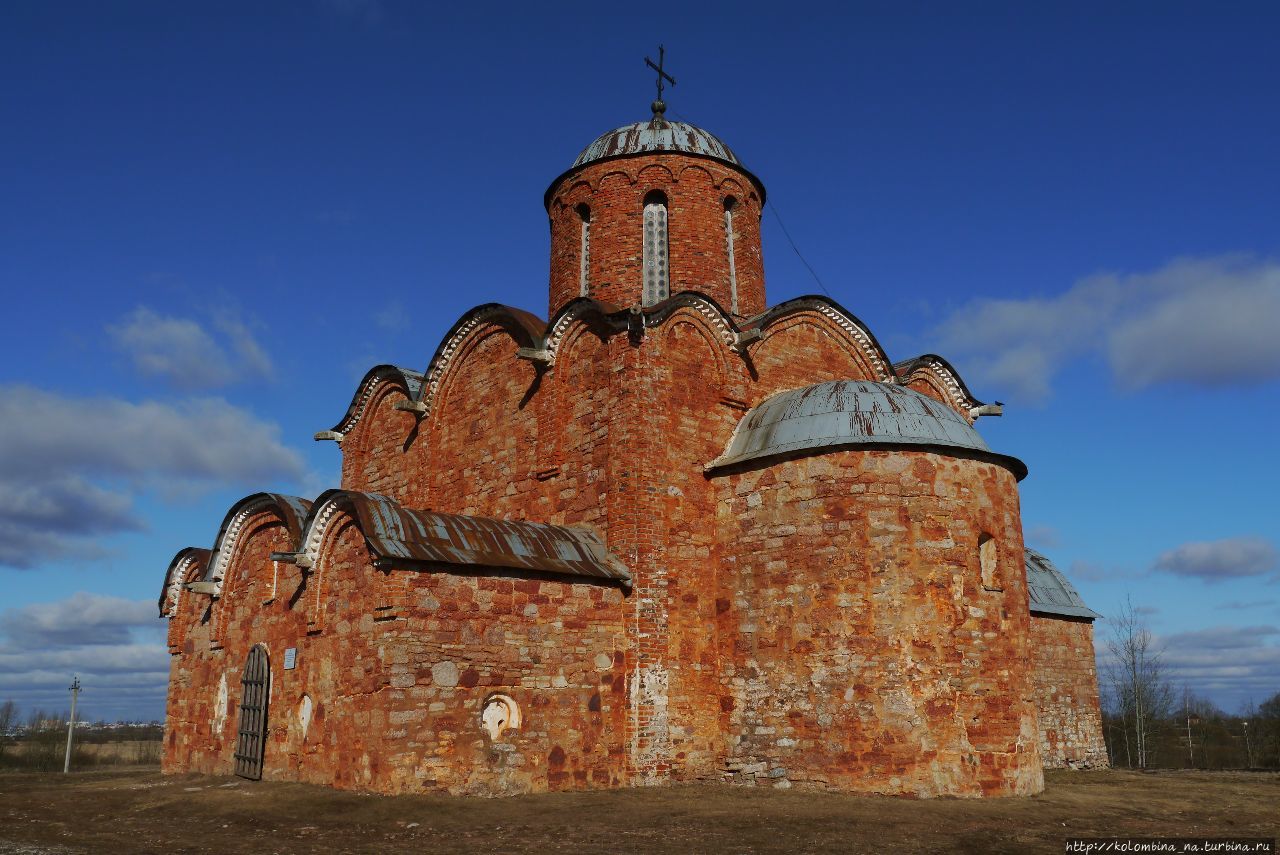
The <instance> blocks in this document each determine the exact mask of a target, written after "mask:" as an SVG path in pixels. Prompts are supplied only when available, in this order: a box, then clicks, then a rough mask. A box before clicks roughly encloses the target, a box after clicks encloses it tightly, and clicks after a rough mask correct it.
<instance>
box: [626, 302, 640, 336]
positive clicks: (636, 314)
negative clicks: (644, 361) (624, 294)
mask: <svg viewBox="0 0 1280 855" xmlns="http://www.w3.org/2000/svg"><path fill="white" fill-rule="evenodd" d="M627 336H628V338H630V339H631V343H632V344H634V345H638V344H640V342H641V341H642V340H643V339H644V312H643V311H642V310H641V309H640V307H639V306H632V307H631V308H630V309H628V310H627Z"/></svg>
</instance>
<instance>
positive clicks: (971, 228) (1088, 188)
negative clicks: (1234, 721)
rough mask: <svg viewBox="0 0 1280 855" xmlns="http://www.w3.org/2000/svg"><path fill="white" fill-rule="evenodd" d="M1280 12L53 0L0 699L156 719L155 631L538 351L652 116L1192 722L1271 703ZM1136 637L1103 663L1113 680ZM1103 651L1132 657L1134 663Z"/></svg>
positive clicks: (41, 73) (20, 105)
mask: <svg viewBox="0 0 1280 855" xmlns="http://www.w3.org/2000/svg"><path fill="white" fill-rule="evenodd" d="M1278 27H1280V10H1277V8H1276V7H1275V6H1274V4H1263V3H1258V4H1248V3H1233V4H1181V3H1133V4H1114V3H1105V4H1104V3H1061V4H1024V3H1011V4H1000V3H970V4H950V3H932V4H930V3H913V4H908V3H882V4H877V3H864V4H833V5H830V6H822V5H805V4H777V3H770V4H751V3H733V4H700V5H698V6H697V7H696V8H695V7H693V6H688V7H680V6H667V7H658V8H655V7H652V6H644V5H633V6H629V7H627V6H623V7H616V8H614V7H608V8H602V7H600V6H599V5H598V4H593V5H585V4H584V5H571V4H558V5H554V6H551V5H546V4H519V5H505V4H493V3H489V4H471V5H468V6H467V8H457V9H451V10H441V9H439V8H435V7H434V6H433V5H431V4H425V3H408V2H396V0H381V2H375V0H327V2H326V1H325V0H291V2H276V3H270V4H259V3H234V2H230V3H212V2H192V3H176V4H175V3H168V2H155V3H143V2H115V3H110V4H106V3H96V2H95V3H74V2H63V3H48V2H22V0H15V2H10V3H7V4H5V6H4V8H3V10H0V80H3V81H4V82H3V84H0V109H3V114H4V116H5V119H6V121H5V123H4V124H5V131H4V133H3V135H0V179H2V180H0V186H3V187H4V193H3V196H0V198H2V199H3V202H2V203H0V240H2V241H3V246H4V250H3V252H0V286H2V287H3V291H4V293H5V294H6V295H7V296H8V303H7V307H6V308H7V311H6V312H5V313H4V316H3V322H2V323H3V325H4V326H3V335H2V336H0V353H2V354H3V357H4V359H3V362H2V363H0V364H2V365H3V368H0V387H2V388H0V393H2V394H0V408H3V409H4V410H5V412H4V418H3V420H2V423H3V425H4V428H3V430H0V563H2V566H0V699H3V698H7V697H12V698H14V699H15V700H17V701H18V702H19V703H20V704H23V705H24V706H28V707H29V706H32V705H37V704H39V705H44V706H49V707H54V706H61V705H65V697H66V691H65V686H66V685H68V684H69V681H70V674H71V672H72V671H73V670H76V671H79V672H80V673H81V674H82V675H83V679H84V682H85V687H86V691H85V694H84V695H83V697H82V701H83V703H84V705H85V708H86V709H88V710H89V711H90V714H91V715H101V716H104V717H108V718H114V717H117V716H127V717H132V716H141V717H147V718H150V717H159V716H160V715H161V713H162V710H163V689H164V679H165V672H166V669H167V657H166V655H165V653H164V650H163V645H162V638H161V635H160V633H161V631H162V629H163V625H162V623H161V622H160V621H159V620H156V619H155V618H154V608H155V605H154V604H155V600H156V597H157V596H158V594H159V588H160V584H161V581H162V577H163V573H164V570H165V567H166V565H167V563H168V560H169V559H170V557H171V556H172V555H173V553H174V552H175V551H176V550H177V549H179V548H180V547H183V546H186V545H210V544H211V542H212V540H213V537H214V535H215V534H216V531H217V527H218V524H219V523H220V521H221V518H222V515H223V514H224V512H225V510H226V508H227V507H228V506H229V505H230V504H231V503H232V502H233V501H234V500H235V499H237V498H239V497H240V496H242V495H245V494H247V493H249V492H253V491H256V490H259V489H276V490H282V491H286V492H293V493H300V494H303V495H314V494H315V493H317V492H318V491H319V490H320V489H322V488H324V487H327V486H332V485H335V484H336V480H337V471H338V456H337V455H338V452H337V449H336V448H335V447H334V446H333V444H332V443H321V444H317V443H314V442H312V440H311V434H312V433H313V432H314V431H316V430H320V429H324V428H328V427H329V426H330V425H332V424H333V423H334V422H336V421H337V420H338V418H339V417H340V416H341V414H342V412H343V410H344V409H345V407H346V405H347V403H348V401H349V400H350V397H351V394H352V392H353V391H354V387H355V383H356V382H357V381H358V379H359V378H360V376H361V375H362V374H363V373H364V371H365V370H366V369H367V368H368V367H370V366H372V365H374V364H376V363H379V362H395V363H398V364H402V365H406V366H409V367H414V368H418V369H422V368H424V367H425V366H426V363H427V361H428V360H429V359H430V357H431V355H432V353H433V351H434V350H435V347H436V345H437V344H438V342H439V339H440V336H441V335H442V334H443V333H444V332H445V331H446V330H447V329H448V328H449V327H450V325H451V324H452V323H453V322H454V321H455V320H456V319H457V318H458V316H459V315H461V314H462V313H463V312H464V311H465V310H466V309H468V308H470V307H471V306H472V305H475V304H477V303H482V302H489V301H497V302H503V303H508V304H510V305H514V306H520V307H524V308H528V309H531V310H533V311H535V312H537V313H538V314H545V312H546V302H545V301H546V279H547V266H548V262H547V226H546V219H545V213H544V211H543V209H542V206H541V198H542V193H543V191H544V190H545V189H546V186H547V184H548V183H549V182H550V181H551V179H552V178H554V177H555V176H557V175H558V174H559V173H560V172H561V171H563V170H564V169H565V168H566V167H567V166H568V165H569V164H570V163H571V162H572V159H573V158H574V156H575V155H576V154H577V153H578V151H579V150H580V149H581V148H582V147H584V146H585V145H586V144H587V143H589V142H590V141H591V140H592V139H593V138H594V137H596V136H597V135H599V134H600V133H603V132H604V131H606V130H608V129H610V128H612V127H615V126H618V125H621V124H625V123H628V122H633V121H638V120H640V119H644V118H646V117H647V115H648V103H649V101H650V100H651V99H652V97H653V89H652V77H651V76H650V74H649V73H648V72H647V70H646V69H645V68H644V66H643V58H644V56H645V55H646V54H653V53H654V52H655V50H656V45H657V44H658V43H659V42H663V43H665V45H666V47H667V59H668V67H669V69H670V70H671V72H672V73H673V75H674V76H675V77H676V79H677V81H678V85H677V86H676V87H675V89H674V90H673V91H671V92H670V93H669V96H668V102H669V104H670V113H669V115H672V116H673V117H675V118H677V119H682V120H686V121H690V122H693V123H695V124H698V125H701V126H702V127H705V128H707V129H708V130H710V131H712V132H713V133H715V134H717V135H718V136H720V137H721V138H722V139H724V140H725V141H726V142H727V143H728V144H729V145H731V146H732V147H733V148H734V149H735V150H736V151H737V153H738V154H739V156H740V157H741V158H742V159H743V161H744V162H745V163H746V165H747V166H748V168H750V169H751V170H752V171H754V172H755V173H756V174H757V175H759V176H760V177H761V178H762V179H763V181H764V182H765V184H766V186H767V187H768V190H769V197H770V200H771V202H772V203H773V205H774V206H775V209H776V213H777V215H780V216H781V218H782V220H783V222H785V223H786V226H787V229H788V231H789V232H790V233H791V235H792V237H794V239H795V241H796V243H797V244H798V246H799V247H800V249H801V251H802V252H803V253H804V255H805V257H806V259H807V260H808V262H809V264H811V265H812V267H813V268H814V269H815V270H816V271H817V273H818V275H819V276H820V277H821V280H822V286H821V287H820V286H819V285H818V284H816V283H815V282H814V280H813V278H812V277H811V276H810V274H809V272H808V271H807V270H806V269H805V267H804V266H803V265H802V264H801V262H800V260H799V259H798V258H797V256H796V254H795V253H794V252H793V251H792V249H791V247H790V245H789V244H788V242H787V240H786V239H785V237H784V236H783V235H782V233H781V231H780V229H779V227H778V220H777V219H776V218H775V213H774V212H773V211H770V212H767V213H766V216H765V220H764V224H763V228H764V241H765V263H766V273H767V277H768V283H767V284H768V293H769V298H770V301H771V302H773V303H776V302H780V301H782V300H785V299H787V298H790V297H795V296H799V295H801V294H806V293H815V292H820V291H821V289H822V288H825V290H826V291H827V292H829V293H830V295H831V296H832V297H833V298H834V299H836V300H837V301H839V302H840V303H841V304H843V305H844V306H846V307H847V308H848V309H850V310H851V311H853V312H854V313H856V314H857V315H858V316H859V317H860V318H861V319H862V320H863V321H864V322H866V323H867V324H868V325H869V326H870V327H871V329H872V330H873V331H874V332H875V333H876V335H877V336H878V337H879V338H880V340H881V342H882V343H883V344H884V346H885V347H886V349H887V350H888V352H889V355H890V356H891V357H892V358H893V359H895V360H897V359H904V358H908V357H910V356H914V355H915V354H917V353H920V352H924V351H936V352H939V353H941V354H943V355H944V356H946V357H947V358H948V359H950V360H951V361H952V362H953V364H955V365H956V366H957V368H958V369H959V370H960V371H961V373H962V374H963V375H964V376H965V378H966V380H967V381H968V382H969V385H970V387H971V388H972V389H973V390H974V392H975V394H977V395H978V396H979V397H980V398H984V399H986V400H995V399H998V400H1001V401H1004V402H1005V403H1006V405H1007V406H1006V415H1005V416H1004V418H1003V419H983V420H982V421H981V423H980V425H979V427H980V428H981V430H982V432H983V433H984V435H985V436H986V438H987V440H988V442H989V444H991V445H992V447H994V448H996V449H997V450H999V451H1003V452H1006V453H1010V454H1015V455H1017V456H1019V457H1021V458H1023V459H1024V460H1025V461H1026V462H1027V464H1028V465H1029V467H1030V470H1031V474H1030V477H1029V478H1028V479H1027V480H1026V481H1025V482H1024V483H1023V491H1022V496H1023V505H1024V523H1025V526H1026V531H1027V535H1028V542H1029V543H1031V544H1032V545H1034V546H1037V547H1038V548H1040V549H1041V550H1042V551H1044V552H1046V553H1047V554H1048V555H1049V556H1050V557H1051V558H1052V559H1053V560H1054V561H1055V562H1056V563H1057V564H1058V565H1059V567H1061V568H1063V569H1064V570H1066V571H1067V572H1068V573H1069V575H1070V576H1071V577H1072V579H1073V580H1074V581H1075V583H1076V584H1077V586H1078V587H1079V588H1080V590H1081V592H1082V594H1083V595H1084V596H1085V598H1086V600H1087V601H1088V602H1089V603H1090V604H1091V605H1092V606H1093V607H1094V608H1095V609H1097V610H1098V611H1101V612H1103V613H1115V612H1116V611H1117V609H1118V605H1119V603H1120V602H1121V601H1122V600H1123V599H1124V598H1125V597H1126V596H1131V597H1132V600H1133V603H1134V605H1135V606H1137V607H1138V608H1139V609H1141V610H1143V611H1144V615H1145V617H1146V619H1147V620H1148V622H1149V624H1150V626H1151V628H1152V630H1153V631H1154V632H1155V633H1156V634H1157V636H1158V639H1159V641H1160V643H1161V644H1162V645H1163V646H1164V647H1165V656H1166V662H1167V664H1168V667H1169V669H1170V673H1171V674H1172V675H1173V676H1174V677H1175V679H1176V680H1177V681H1178V682H1179V683H1180V684H1181V683H1183V682H1185V683H1186V684H1188V685H1189V686H1190V687H1191V688H1192V689H1193V690H1196V691H1199V692H1201V693H1203V694H1206V695H1208V696H1209V697H1211V698H1213V699H1214V700H1215V701H1217V702H1218V703H1219V704H1221V705H1222V706H1224V707H1226V708H1227V709H1230V710H1235V709H1237V708H1238V707H1239V706H1240V704H1241V703H1243V702H1245V701H1247V700H1249V699H1250V698H1252V699H1253V700H1255V701H1261V700H1263V699H1264V698H1266V697H1269V696H1270V695H1272V694H1274V693H1275V692H1276V691H1280V578H1278V574H1280V560H1278V558H1277V544H1278V543H1280V525H1278V524H1277V521H1276V508H1277V504H1278V503H1277V501H1276V499H1275V484H1276V483H1277V481H1280V455H1277V452H1276V450H1275V446H1274V442H1273V435H1274V433H1275V428H1274V426H1275V425H1276V424H1277V422H1278V421H1280V395H1278V394H1277V392H1278V391H1280V232H1277V229H1276V223H1277V222H1280V169H1278V168H1277V157H1276V154H1275V151H1276V140H1277V139H1280V111H1277V110H1276V109H1275V92H1276V91H1280V61H1278V60H1277V59H1276V56H1275V50H1274V33H1275V32H1276V30H1277V28H1278ZM1106 633H1107V629H1106V625H1105V624H1103V623H1100V624H1099V625H1098V635H1099V639H1100V641H1101V640H1102V639H1105V637H1106ZM1100 646H1103V645H1102V644H1100Z"/></svg>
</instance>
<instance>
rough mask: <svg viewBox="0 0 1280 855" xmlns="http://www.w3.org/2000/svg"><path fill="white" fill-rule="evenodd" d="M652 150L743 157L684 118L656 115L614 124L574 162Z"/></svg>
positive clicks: (732, 160)
mask: <svg viewBox="0 0 1280 855" xmlns="http://www.w3.org/2000/svg"><path fill="white" fill-rule="evenodd" d="M650 151H681V152H685V153H686V154H697V155H702V156H703V157H714V158H715V159H716V160H723V161H725V162H726V163H732V164H733V165H734V166H738V167H741V166H742V161H740V160H738V156H737V155H736V154H734V153H733V150H732V149H730V148H729V147H728V146H727V145H725V144H724V143H723V142H721V141H720V140H719V139H718V138H717V137H716V136H715V135H713V134H710V133H708V132H707V131H704V130H703V129H702V128H699V127H696V126H694V125H690V124H687V123H685V122H668V121H666V120H665V119H659V118H654V119H653V120H650V121H648V122H636V123H635V124H632V125H623V126H622V127H620V128H614V129H613V130H611V131H609V132H608V133H607V134H601V135H600V136H599V137H597V138H596V140H595V142H593V143H591V145H589V146H587V147H586V148H584V149H583V150H582V154H580V155H578V159H577V160H575V161H574V162H573V166H574V168H575V169H576V168H577V167H579V166H586V165H587V164H588V163H592V162H594V161H597V160H604V159H605V158H608V157H621V156H623V155H628V154H643V153H645V152H650Z"/></svg>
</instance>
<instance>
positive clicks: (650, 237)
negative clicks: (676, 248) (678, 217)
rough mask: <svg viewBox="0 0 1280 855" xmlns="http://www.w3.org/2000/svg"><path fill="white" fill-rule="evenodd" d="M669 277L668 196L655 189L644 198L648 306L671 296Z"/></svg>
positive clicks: (645, 301) (644, 298) (646, 295)
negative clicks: (669, 294)
mask: <svg viewBox="0 0 1280 855" xmlns="http://www.w3.org/2000/svg"><path fill="white" fill-rule="evenodd" d="M667 276H668V274H667V196H666V194H665V193H663V192H662V191H660V190H654V191H653V192H651V193H649V194H648V195H647V196H645V197H644V295H643V297H642V300H641V302H642V303H643V304H644V305H646V306H652V305H653V304H654V303H660V302H662V301H663V300H665V299H667V296H668V293H669V290H670V285H669V281H668V278H667Z"/></svg>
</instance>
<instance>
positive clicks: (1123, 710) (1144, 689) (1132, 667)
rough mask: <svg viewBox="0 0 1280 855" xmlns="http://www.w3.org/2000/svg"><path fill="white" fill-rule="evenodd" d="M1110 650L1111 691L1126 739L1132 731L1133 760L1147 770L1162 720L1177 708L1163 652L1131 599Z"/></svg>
mask: <svg viewBox="0 0 1280 855" xmlns="http://www.w3.org/2000/svg"><path fill="white" fill-rule="evenodd" d="M1107 647H1108V649H1109V650H1110V651H1111V657H1112V662H1111V665H1110V667H1109V669H1108V670H1109V672H1110V673H1109V676H1110V682H1111V688H1112V691H1113V692H1114V693H1115V701H1116V706H1117V707H1118V708H1119V711H1120V715H1121V719H1122V721H1123V722H1124V728H1125V731H1126V734H1125V735H1126V739H1127V738H1128V732H1129V730H1130V729H1132V732H1133V744H1134V748H1133V756H1134V758H1135V759H1136V760H1137V761H1138V768H1139V769H1146V768H1147V767H1148V765H1149V764H1150V763H1151V761H1152V759H1153V756H1152V755H1153V749H1154V741H1153V739H1152V736H1153V734H1154V731H1155V729H1156V727H1157V725H1158V723H1159V722H1160V721H1161V720H1163V719H1166V718H1168V716H1169V712H1170V710H1171V709H1172V707H1173V689H1172V687H1171V686H1170V685H1169V681H1168V680H1167V679H1165V677H1164V673H1163V665H1162V662H1161V658H1160V651H1159V650H1157V649H1156V648H1155V640H1154V638H1153V636H1152V635H1151V630H1150V629H1148V628H1147V625H1146V624H1145V623H1144V622H1143V620H1142V617H1141V616H1140V615H1139V614H1138V612H1137V609H1135V608H1134V606H1133V601H1132V600H1131V599H1129V598H1128V597H1126V598H1125V602H1124V605H1123V606H1121V607H1120V608H1119V610H1118V611H1117V614H1116V617H1115V618H1114V619H1113V620H1112V621H1111V639H1110V641H1109V642H1108V643H1107Z"/></svg>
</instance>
